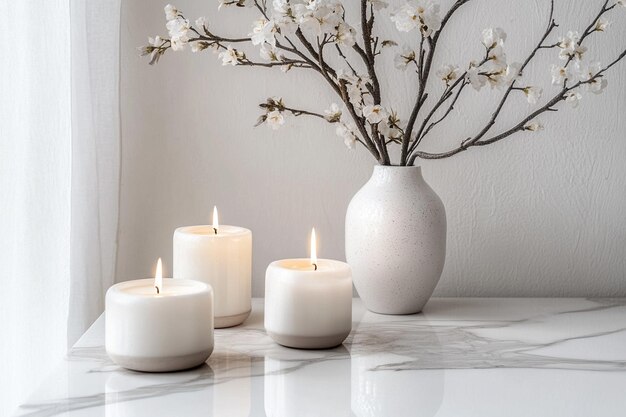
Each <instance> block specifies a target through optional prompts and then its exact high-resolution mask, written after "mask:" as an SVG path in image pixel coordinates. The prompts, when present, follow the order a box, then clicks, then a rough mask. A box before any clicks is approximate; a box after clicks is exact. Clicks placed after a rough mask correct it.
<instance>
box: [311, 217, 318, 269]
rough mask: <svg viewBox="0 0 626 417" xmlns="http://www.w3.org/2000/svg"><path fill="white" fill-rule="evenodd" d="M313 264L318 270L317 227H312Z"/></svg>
mask: <svg viewBox="0 0 626 417" xmlns="http://www.w3.org/2000/svg"><path fill="white" fill-rule="evenodd" d="M311 265H313V266H314V267H315V270H316V271H317V241H316V239H315V227H314V228H312V229H311Z"/></svg>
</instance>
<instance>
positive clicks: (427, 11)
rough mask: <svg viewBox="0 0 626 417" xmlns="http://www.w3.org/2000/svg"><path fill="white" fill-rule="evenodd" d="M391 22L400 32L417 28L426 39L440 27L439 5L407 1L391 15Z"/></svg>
mask: <svg viewBox="0 0 626 417" xmlns="http://www.w3.org/2000/svg"><path fill="white" fill-rule="evenodd" d="M391 21H392V22H394V23H395V24H396V28H397V29H398V30H399V31H400V32H410V31H411V30H413V29H415V28H419V30H420V32H422V34H423V35H424V36H426V37H428V36H430V35H431V34H432V33H433V32H434V31H436V30H439V28H440V27H441V17H440V16H439V4H436V3H435V2H434V1H432V0H408V1H406V2H405V3H404V4H403V5H402V6H400V7H399V8H398V9H397V10H396V11H394V12H393V13H392V14H391Z"/></svg>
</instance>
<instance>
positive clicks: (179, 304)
mask: <svg viewBox="0 0 626 417" xmlns="http://www.w3.org/2000/svg"><path fill="white" fill-rule="evenodd" d="M105 317H106V325H105V335H106V339H105V340H106V342H105V344H106V351H107V353H108V354H109V356H110V357H111V359H112V360H113V361H114V362H115V363H117V364H118V365H120V366H122V367H124V368H128V369H133V370H137V371H145V372H169V371H178V370H183V369H188V368H192V367H195V366H198V365H200V364H202V363H203V362H205V361H206V360H207V359H208V357H209V356H210V355H211V352H212V351H213V290H212V289H211V287H210V286H209V285H207V284H205V283H202V282H198V281H192V280H186V279H178V280H174V279H171V278H166V279H162V275H161V260H160V259H159V263H158V266H157V273H156V277H155V279H140V280H135V281H126V282H121V283H119V284H115V285H113V286H112V287H111V288H109V290H108V291H107V294H106V313H105Z"/></svg>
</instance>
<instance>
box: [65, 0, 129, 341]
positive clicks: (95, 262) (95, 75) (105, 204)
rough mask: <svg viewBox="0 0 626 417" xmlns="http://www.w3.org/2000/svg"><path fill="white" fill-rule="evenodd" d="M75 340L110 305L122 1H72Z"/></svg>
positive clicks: (71, 321)
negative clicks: (106, 301) (107, 300)
mask: <svg viewBox="0 0 626 417" xmlns="http://www.w3.org/2000/svg"><path fill="white" fill-rule="evenodd" d="M70 23H71V24H70V32H71V36H70V41H71V83H72V182H71V189H72V194H71V195H72V201H71V228H70V230H71V240H70V243H71V244H70V277H71V280H70V304H69V315H68V343H69V345H70V346H71V345H72V344H73V343H74V342H76V340H78V338H79V337H80V335H81V334H82V333H83V332H84V330H85V329H86V328H87V327H88V326H89V325H90V324H91V323H93V321H94V320H95V319H96V318H97V317H98V316H99V315H100V313H102V311H103V310H104V294H105V292H106V290H107V289H108V288H109V287H110V286H111V285H112V284H113V282H114V274H115V255H116V241H117V220H118V206H119V201H118V199H119V174H120V172H119V170H120V115H119V43H120V42H119V32H120V1H119V0H106V1H97V2H87V1H84V0H72V1H70Z"/></svg>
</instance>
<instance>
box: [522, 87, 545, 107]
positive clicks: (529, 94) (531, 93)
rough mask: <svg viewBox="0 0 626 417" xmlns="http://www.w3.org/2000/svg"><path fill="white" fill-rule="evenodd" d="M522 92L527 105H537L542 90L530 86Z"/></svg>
mask: <svg viewBox="0 0 626 417" xmlns="http://www.w3.org/2000/svg"><path fill="white" fill-rule="evenodd" d="M522 91H523V92H524V95H526V100H528V103H529V104H537V102H538V101H539V99H540V98H541V94H542V93H543V89H542V88H539V87H532V86H529V87H526V88H524V89H523V90H522Z"/></svg>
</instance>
